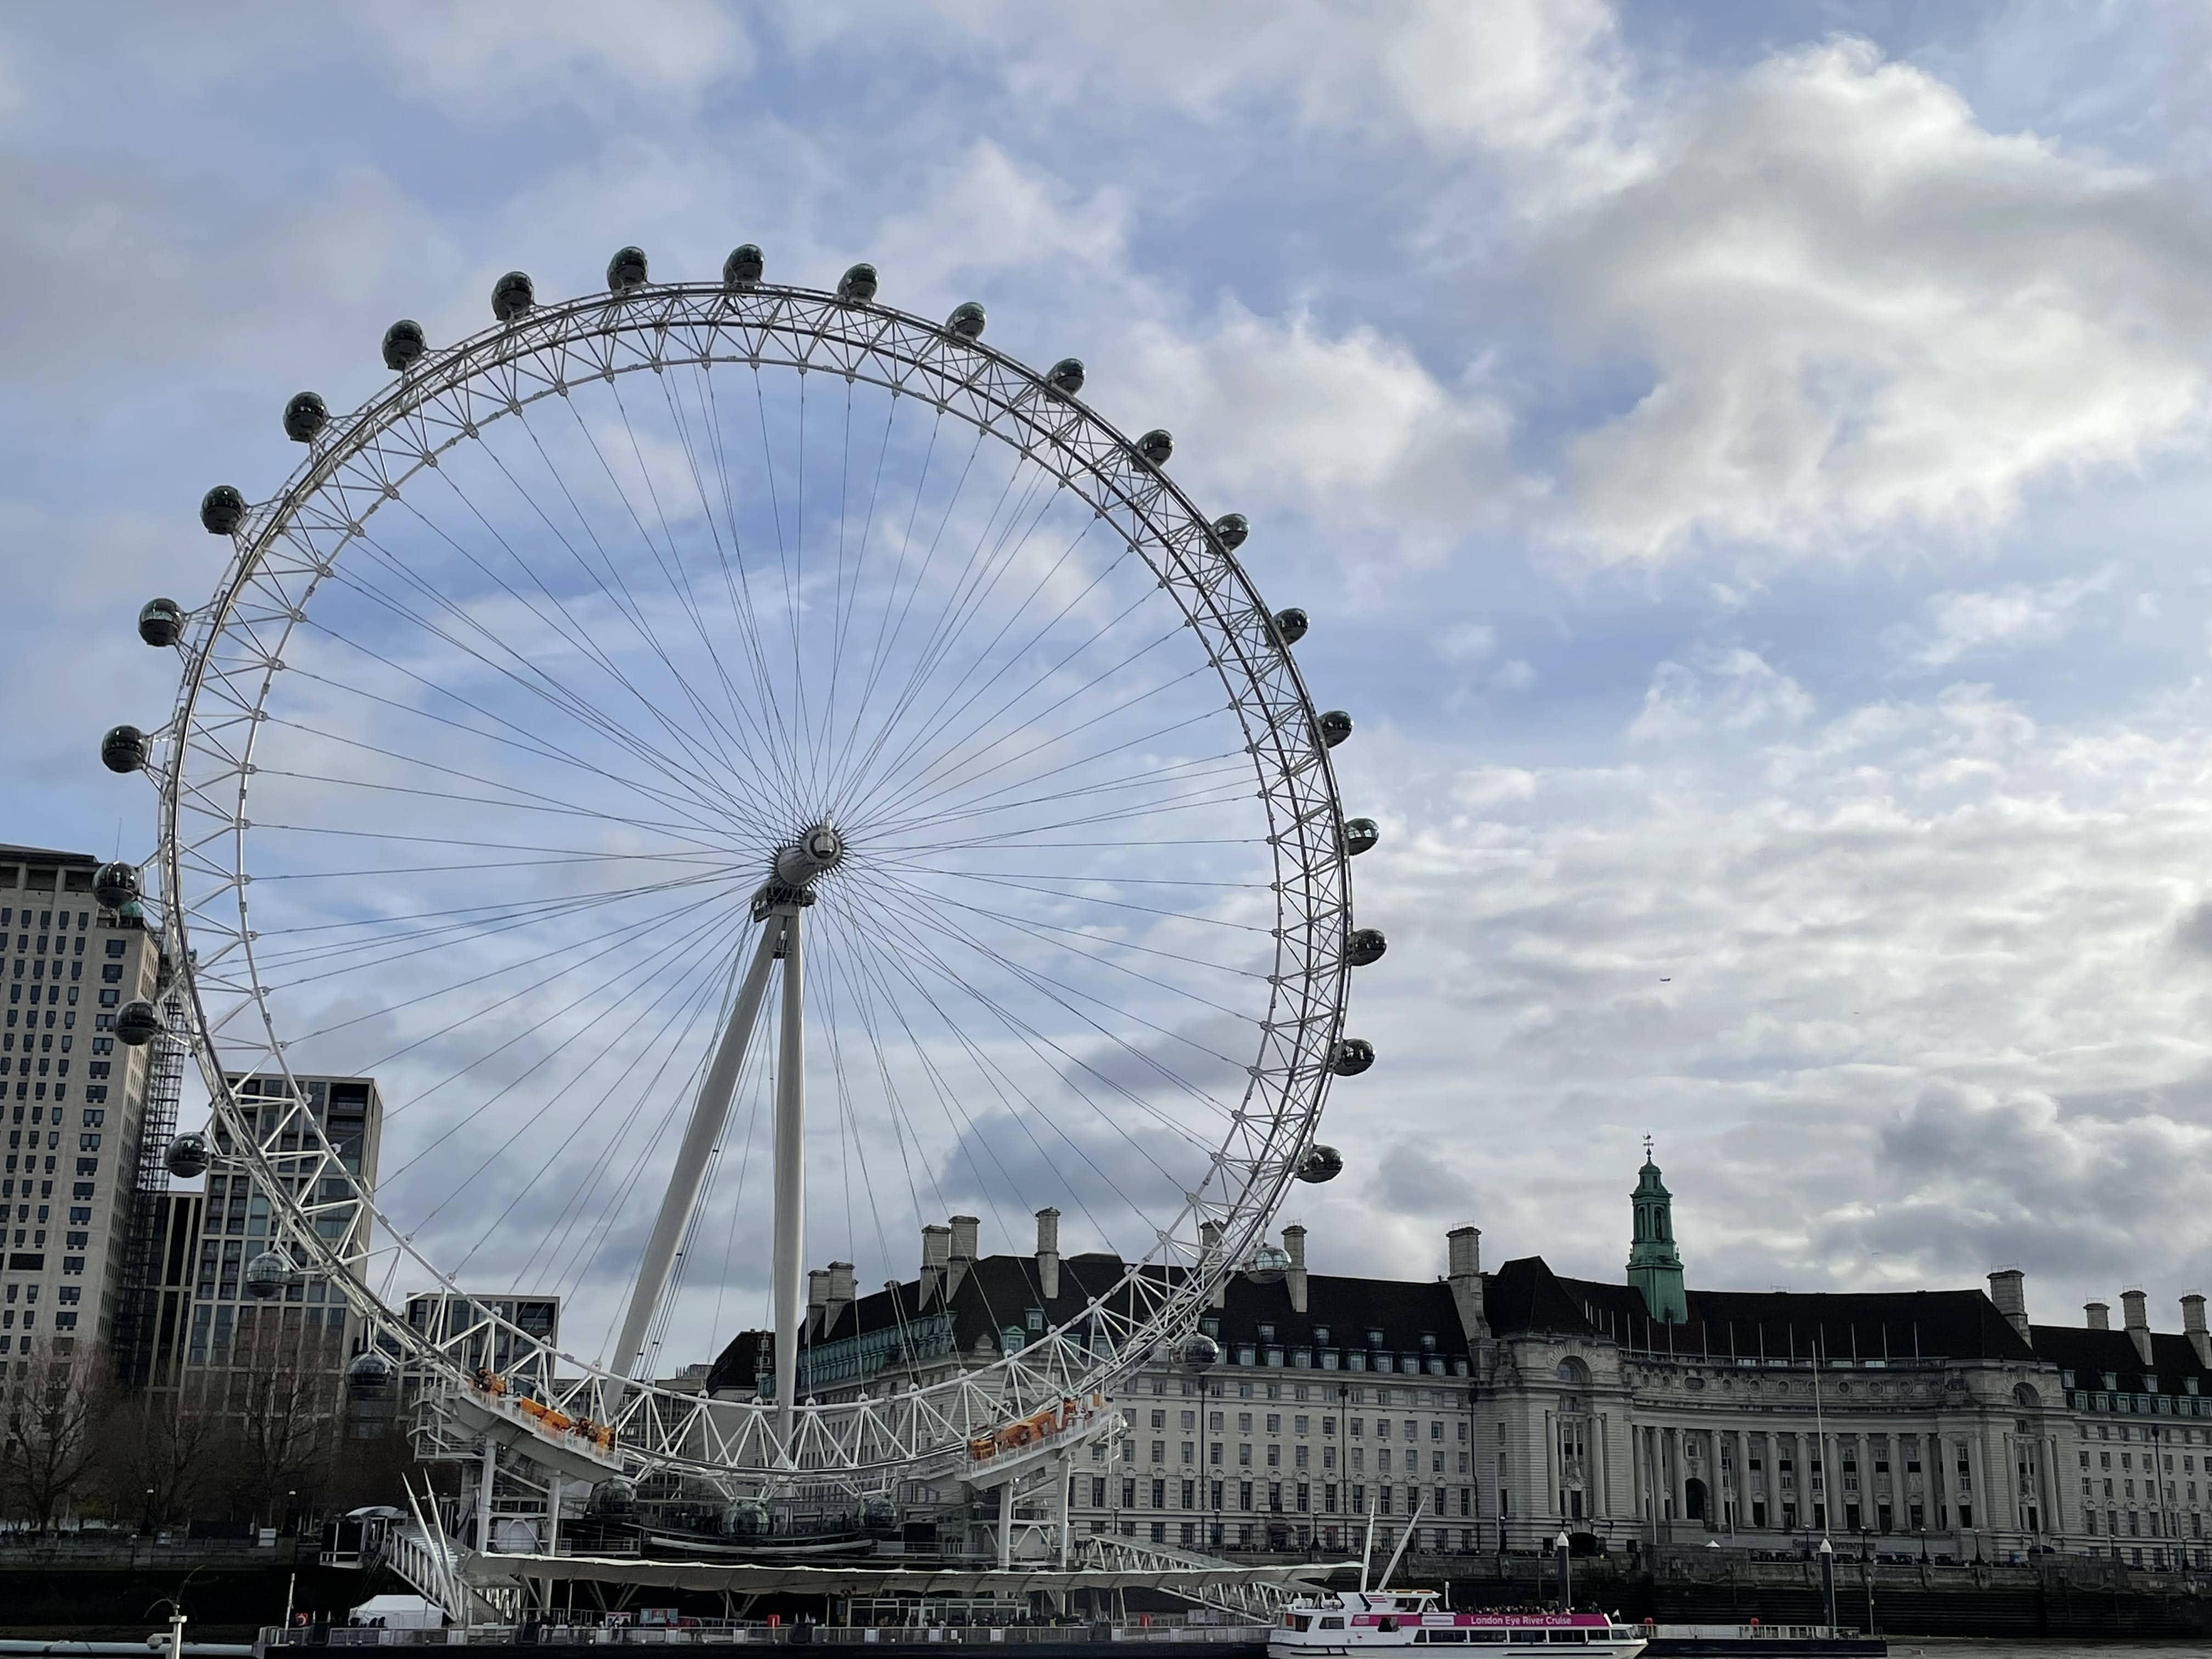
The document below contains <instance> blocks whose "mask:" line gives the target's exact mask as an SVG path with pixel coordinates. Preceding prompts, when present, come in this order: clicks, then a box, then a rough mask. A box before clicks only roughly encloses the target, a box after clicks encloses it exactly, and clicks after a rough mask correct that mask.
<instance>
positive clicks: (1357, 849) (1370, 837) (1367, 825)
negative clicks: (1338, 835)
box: [1342, 818, 1383, 859]
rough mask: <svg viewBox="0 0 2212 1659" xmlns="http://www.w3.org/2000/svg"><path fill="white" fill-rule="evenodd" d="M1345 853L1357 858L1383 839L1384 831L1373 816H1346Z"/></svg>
mask: <svg viewBox="0 0 2212 1659" xmlns="http://www.w3.org/2000/svg"><path fill="white" fill-rule="evenodd" d="M1342 835H1343V840H1344V855H1345V857H1346V858H1348V859H1356V858H1358V856H1359V855H1360V854H1362V853H1364V852H1365V851H1366V850H1367V849H1368V848H1370V847H1372V846H1374V845H1375V843H1376V842H1378V841H1380V840H1382V839H1383V831H1382V830H1381V829H1379V828H1377V827H1376V823H1375V820H1374V819H1373V818H1346V819H1345V821H1344V828H1343V831H1342Z"/></svg>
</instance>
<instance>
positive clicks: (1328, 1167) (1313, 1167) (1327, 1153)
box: [1298, 1141, 1344, 1187]
mask: <svg viewBox="0 0 2212 1659" xmlns="http://www.w3.org/2000/svg"><path fill="white" fill-rule="evenodd" d="M1343 1173H1344V1154H1343V1153H1342V1152H1338V1151H1337V1150H1336V1148H1335V1147H1334V1146H1322V1144H1321V1143H1320V1142H1318V1141H1316V1142H1315V1143H1314V1144H1313V1145H1312V1146H1309V1147H1307V1148H1306V1155H1305V1156H1304V1158H1300V1159H1299V1160H1298V1179H1299V1180H1301V1181H1305V1182H1311V1183H1312V1184H1313V1185H1315V1186H1316V1187H1318V1186H1319V1185H1321V1183H1322V1182H1324V1181H1334V1180H1335V1179H1336V1178H1337V1176H1340V1175H1342V1174H1343Z"/></svg>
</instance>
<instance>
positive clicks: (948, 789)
mask: <svg viewBox="0 0 2212 1659" xmlns="http://www.w3.org/2000/svg"><path fill="white" fill-rule="evenodd" d="M1194 672H1203V670H1195V671H1194ZM1184 678H1188V676H1185V677H1184ZM1173 684H1174V682H1172V681H1170V682H1165V683H1163V684H1160V685H1157V686H1155V687H1153V688H1152V690H1149V691H1145V692H1140V693H1139V694H1138V695H1137V696H1135V697H1133V698H1132V699H1131V700H1130V701H1129V702H1127V703H1124V704H1121V705H1120V706H1118V707H1116V708H1110V709H1106V710H1103V711H1102V712H1101V713H1099V714H1096V715H1094V716H1092V717H1091V719H1090V720H1085V721H1083V722H1082V723H1081V725H1079V726H1076V727H1074V728H1073V729H1071V730H1069V731H1066V732H1061V733H1060V735H1059V736H1057V737H1054V738H1046V739H1044V740H1043V741H1042V742H1040V743H1038V744H1034V745H1033V746H1032V747H1031V748H1030V749H1029V750H1025V751H1024V752H1023V753H1021V754H1018V755H1010V756H1007V757H1006V758H1004V759H1003V760H1000V762H998V763H996V764H994V765H993V766H991V767H988V768H987V769H985V770H984V771H983V772H981V773H980V774H978V775H975V777H973V778H969V779H963V780H962V781H960V782H959V783H957V784H947V785H945V786H944V787H941V788H939V789H938V790H936V791H934V792H933V793H931V794H929V795H926V796H922V797H921V798H919V799H911V800H909V801H908V803H907V804H906V805H905V808H904V810H905V811H908V812H910V813H919V812H920V809H921V808H922V807H923V806H926V805H929V804H930V803H931V802H932V801H933V800H942V799H944V798H945V796H947V795H949V794H951V793H952V791H953V790H954V789H956V788H964V787H968V786H969V785H972V784H975V783H980V782H981V781H983V779H985V778H987V777H989V776H990V775H992V774H993V773H995V772H999V771H1001V770H1003V769H1005V768H1006V767H1008V766H1012V765H1015V764H1018V763H1020V762H1022V761H1024V760H1027V759H1029V758H1030V757H1032V756H1034V755H1036V754H1039V753H1042V751H1044V750H1048V749H1051V748H1053V747H1054V746H1056V745H1057V744H1060V743H1063V742H1065V741H1066V740H1067V739H1069V738H1073V737H1076V736H1078V735H1079V733H1080V732H1083V731H1085V730H1087V729H1089V728H1090V727H1092V726H1097V725H1099V724H1100V723H1101V722H1103V721H1104V720H1109V719H1111V718H1112V717H1113V716H1114V715H1115V714H1120V713H1121V712H1122V711H1123V710H1124V709H1127V708H1133V707H1134V706H1135V705H1136V704H1137V703H1139V702H1144V701H1146V699H1148V698H1150V697H1152V696H1158V695H1159V693H1160V692H1162V691H1164V690H1169V689H1170V688H1171V687H1172V685H1173ZM1219 713H1220V711H1219V710H1218V709H1204V710H1201V711H1200V712H1199V713H1197V714H1190V715H1186V716H1185V717H1183V718H1182V719H1181V720H1170V721H1169V722H1168V723H1167V724H1166V725H1165V726H1157V727H1155V728H1153V729H1152V731H1149V732H1138V733H1136V734H1135V735H1134V736H1133V737H1129V738H1123V739H1122V740H1121V742H1119V743H1116V744H1109V746H1107V747H1106V748H1103V749H1100V750H1096V751H1094V752H1092V753H1091V754H1087V755H1081V756H1079V757H1076V758H1074V759H1073V760H1068V761H1063V762H1061V763H1060V764H1058V765H1056V766H1051V767H1048V768H1046V769H1044V770H1042V771H1041V772H1035V773H1031V774H1030V775H1027V776H1025V777H1022V778H1019V779H1017V780H1015V781H1012V782H1010V783H1008V784H1006V785H1005V786H1002V787H1003V788H1005V789H1009V790H1011V789H1027V788H1032V787H1036V785H1038V784H1040V783H1042V782H1043V781H1045V780H1046V779H1047V778H1052V777H1059V776H1062V775H1066V774H1067V773H1069V772H1074V771H1079V770H1080V769H1082V768H1084V767H1086V766H1091V765H1095V764H1097V763H1098V762H1100V761H1103V760H1106V759H1109V757H1113V756H1115V755H1120V754H1124V753H1126V752H1127V751H1128V750H1132V749H1141V748H1144V747H1146V745H1148V744H1154V743H1157V742H1158V741H1159V740H1160V739H1162V738H1170V737H1173V736H1174V735H1175V734H1176V732H1182V731H1187V730H1188V729H1189V728H1190V727H1192V726H1198V725H1200V724H1203V723H1204V722H1206V721H1208V720H1213V719H1215V718H1217V717H1218V714H1219ZM977 799H979V798H978V797H975V796H973V795H970V796H969V797H967V798H966V800H967V802H968V803H969V804H972V803H974V802H975V801H976V800H977ZM980 799H987V797H984V798H980ZM958 805H959V803H955V805H953V806H951V807H947V808H945V810H946V811H954V810H957V806H958ZM926 821H927V817H926V815H925V816H924V817H918V818H917V817H909V818H908V819H906V820H903V821H900V820H893V821H892V822H893V823H895V824H896V826H897V827H898V828H901V829H903V828H908V827H910V826H911V825H912V824H914V823H917V822H926Z"/></svg>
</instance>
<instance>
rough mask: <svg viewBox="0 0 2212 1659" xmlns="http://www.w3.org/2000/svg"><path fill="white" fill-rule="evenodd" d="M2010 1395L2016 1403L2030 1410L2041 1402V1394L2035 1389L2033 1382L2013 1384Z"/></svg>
mask: <svg viewBox="0 0 2212 1659" xmlns="http://www.w3.org/2000/svg"><path fill="white" fill-rule="evenodd" d="M2012 1397H2013V1399H2014V1401H2016V1402H2017V1403H2018V1404H2020V1405H2022V1406H2026V1407H2028V1408H2029V1409H2031V1410H2033V1409H2035V1408H2036V1407H2040V1406H2041V1405H2042V1404H2043V1396H2042V1395H2039V1394H2038V1393H2037V1392H2036V1391H2035V1385H2034V1384H2033V1383H2016V1384H2015V1385H2014V1388H2013V1391H2012Z"/></svg>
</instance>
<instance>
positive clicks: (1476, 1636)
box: [1467, 1630, 1513, 1642]
mask: <svg viewBox="0 0 2212 1659" xmlns="http://www.w3.org/2000/svg"><path fill="white" fill-rule="evenodd" d="M1467 1639H1468V1641H1470V1642H1510V1641H1511V1640H1512V1639H1513V1638H1512V1636H1511V1635H1510V1633H1509V1632H1505V1631H1502V1630H1471V1631H1469V1632H1468V1633H1467Z"/></svg>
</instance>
